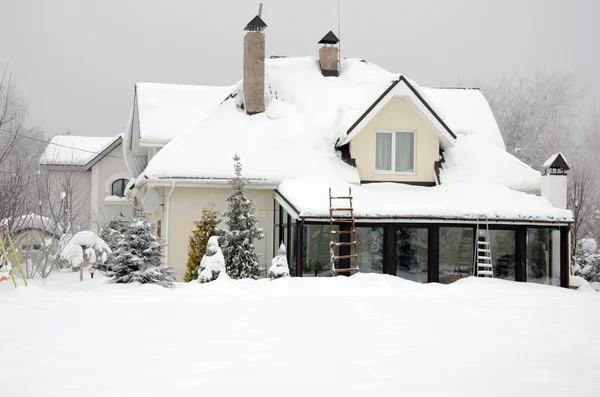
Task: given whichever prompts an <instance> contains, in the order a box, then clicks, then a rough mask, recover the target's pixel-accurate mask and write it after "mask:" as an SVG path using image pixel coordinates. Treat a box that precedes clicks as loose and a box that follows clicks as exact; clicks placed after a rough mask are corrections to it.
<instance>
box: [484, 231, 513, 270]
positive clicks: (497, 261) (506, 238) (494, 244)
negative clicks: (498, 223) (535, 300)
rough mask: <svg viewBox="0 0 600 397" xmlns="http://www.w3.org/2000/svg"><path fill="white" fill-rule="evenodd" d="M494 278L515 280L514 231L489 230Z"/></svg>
mask: <svg viewBox="0 0 600 397" xmlns="http://www.w3.org/2000/svg"><path fill="white" fill-rule="evenodd" d="M490 247H491V251H492V252H491V254H492V264H493V266H494V277H496V278H502V279H505V280H515V231H514V230H490Z"/></svg>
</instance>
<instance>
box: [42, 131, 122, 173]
mask: <svg viewBox="0 0 600 397" xmlns="http://www.w3.org/2000/svg"><path fill="white" fill-rule="evenodd" d="M122 141H123V136H122V135H117V136H116V137H95V136H75V135H57V136H55V137H54V138H52V139H51V140H50V142H48V146H46V149H45V150H44V153H43V154H42V156H41V158H40V165H43V166H60V167H79V168H81V169H82V170H83V171H87V170H89V169H91V168H92V167H93V166H94V164H96V163H97V162H99V161H100V160H102V159H103V158H104V157H106V156H107V155H108V154H109V153H110V152H111V151H112V150H114V149H115V148H116V147H117V146H118V145H120V144H121V142H122Z"/></svg>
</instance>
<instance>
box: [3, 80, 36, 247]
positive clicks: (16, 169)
mask: <svg viewBox="0 0 600 397" xmlns="http://www.w3.org/2000/svg"><path fill="white" fill-rule="evenodd" d="M25 116H26V107H25V104H24V102H23V101H21V100H20V99H19V98H18V97H17V95H16V94H15V92H14V88H13V87H12V85H11V78H10V74H9V73H8V72H7V69H5V70H4V72H3V74H2V77H1V79H0V229H1V230H0V235H1V237H2V239H3V242H5V243H6V240H7V235H8V234H10V233H11V231H12V230H16V229H18V228H19V227H20V226H21V225H20V224H19V223H20V222H22V221H23V218H22V215H24V214H26V213H27V210H28V206H29V204H30V199H31V195H30V194H29V193H31V191H32V188H33V179H34V175H35V171H36V169H37V168H36V163H37V158H36V155H37V154H36V153H37V152H36V148H37V145H35V144H34V145H32V144H31V138H33V139H37V138H34V137H35V136H38V135H40V132H39V131H38V130H35V129H27V128H25V127H24V121H25Z"/></svg>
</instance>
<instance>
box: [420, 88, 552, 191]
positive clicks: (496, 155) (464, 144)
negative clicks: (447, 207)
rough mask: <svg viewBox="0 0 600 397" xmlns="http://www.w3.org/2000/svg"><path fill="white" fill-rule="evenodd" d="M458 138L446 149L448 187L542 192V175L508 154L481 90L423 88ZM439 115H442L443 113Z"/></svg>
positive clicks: (444, 177)
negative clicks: (496, 185) (495, 185)
mask: <svg viewBox="0 0 600 397" xmlns="http://www.w3.org/2000/svg"><path fill="white" fill-rule="evenodd" d="M422 90H423V91H424V92H426V93H427V95H428V97H429V98H430V101H431V102H432V103H431V105H432V106H433V107H434V108H435V109H436V111H437V110H439V112H441V113H443V114H444V117H445V119H444V121H445V122H446V123H447V124H448V126H449V127H450V128H451V129H452V131H453V132H454V133H455V134H456V135H457V139H456V144H455V145H454V146H453V147H451V148H448V149H446V151H445V152H444V159H445V160H446V162H445V163H444V165H443V169H442V171H441V175H440V179H441V182H442V183H443V184H448V183H482V184H489V183H499V184H502V185H504V186H508V187H510V188H513V189H517V190H539V189H540V184H541V175H540V173H539V172H538V171H536V170H534V169H532V168H531V167H529V166H528V165H527V164H525V163H523V162H522V161H520V160H519V159H517V158H516V157H514V156H513V155H511V154H510V153H508V152H507V151H506V146H505V145H504V140H503V139H502V134H501V133H500V129H499V128H498V124H497V123H496V119H495V118H494V115H493V113H492V110H491V109H490V106H489V104H488V102H487V100H486V99H485V97H484V96H483V94H482V93H481V91H479V90H477V89H460V88H459V89H449V88H422ZM439 112H438V113H439Z"/></svg>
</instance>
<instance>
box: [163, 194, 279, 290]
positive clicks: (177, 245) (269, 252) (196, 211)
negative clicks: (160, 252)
mask: <svg viewBox="0 0 600 397" xmlns="http://www.w3.org/2000/svg"><path fill="white" fill-rule="evenodd" d="M169 190H170V188H164V192H165V198H164V200H165V202H166V200H167V198H166V196H167V195H168V193H169ZM230 194H231V189H229V188H228V187H225V188H196V187H176V188H175V189H174V190H173V193H172V194H171V199H170V210H169V209H167V211H168V212H169V213H168V222H169V225H168V254H167V255H168V257H167V263H168V264H169V265H170V266H171V267H173V268H174V269H175V271H176V273H177V279H178V280H183V276H184V274H185V271H186V263H187V254H188V242H189V237H190V234H191V232H192V230H193V228H194V221H196V220H198V219H199V218H200V216H201V215H202V208H203V207H204V206H205V205H206V204H208V203H209V202H211V201H212V202H214V203H215V205H216V207H217V209H218V210H219V211H221V213H224V212H225V211H226V210H227V202H226V201H225V200H226V199H227V197H228V196H229V195H230ZM246 194H247V196H248V198H250V199H251V200H252V202H253V204H254V208H255V210H256V215H257V217H258V219H259V226H260V227H261V228H262V229H263V232H264V233H265V238H264V239H262V240H260V241H254V246H255V247H256V250H257V252H258V253H259V254H260V257H259V262H260V264H261V267H263V272H262V274H263V276H264V275H266V270H264V269H268V265H270V263H271V260H272V258H273V191H272V190H269V189H260V190H259V189H249V190H247V191H246ZM166 221H167V220H166V219H165V221H164V222H166ZM164 222H163V224H164ZM219 227H221V228H224V229H225V228H226V225H225V223H224V222H222V223H221V224H220V225H219ZM164 237H165V236H163V238H164Z"/></svg>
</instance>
